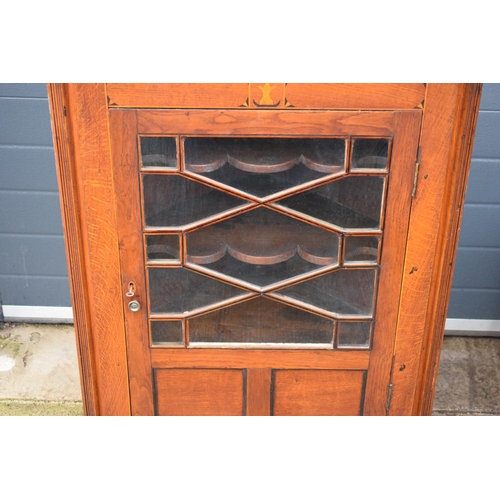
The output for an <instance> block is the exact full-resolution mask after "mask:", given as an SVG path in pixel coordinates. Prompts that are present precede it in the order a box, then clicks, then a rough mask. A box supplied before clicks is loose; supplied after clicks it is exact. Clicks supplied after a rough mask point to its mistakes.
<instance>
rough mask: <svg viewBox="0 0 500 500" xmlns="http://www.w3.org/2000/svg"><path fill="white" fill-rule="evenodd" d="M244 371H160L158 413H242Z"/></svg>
mask: <svg viewBox="0 0 500 500" xmlns="http://www.w3.org/2000/svg"><path fill="white" fill-rule="evenodd" d="M244 393H245V371H244V370H196V369H194V370H175V369H174V370H157V371H156V403H157V405H156V408H157V414H158V415H177V416H187V415H203V416H209V415H233V416H235V415H243V414H244V413H245V405H244V402H245V398H244Z"/></svg>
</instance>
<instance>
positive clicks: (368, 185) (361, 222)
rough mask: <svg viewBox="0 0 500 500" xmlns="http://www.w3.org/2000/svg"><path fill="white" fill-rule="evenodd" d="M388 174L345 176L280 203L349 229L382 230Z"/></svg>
mask: <svg viewBox="0 0 500 500" xmlns="http://www.w3.org/2000/svg"><path fill="white" fill-rule="evenodd" d="M383 193H384V177H380V176H370V177H368V176H366V177H365V176H356V177H344V178H342V179H339V180H336V181H332V182H330V183H328V184H326V185H324V186H321V187H318V188H315V189H311V190H309V191H306V192H304V193H300V194H297V195H294V196H290V197H288V198H285V199H284V200H281V201H279V202H277V205H279V206H283V207H286V208H290V209H291V210H294V211H296V212H299V213H302V214H305V215H309V216H311V217H313V218H315V219H318V220H322V221H325V222H327V223H330V224H333V225H335V226H337V227H340V228H345V229H379V228H380V219H381V212H382V198H383Z"/></svg>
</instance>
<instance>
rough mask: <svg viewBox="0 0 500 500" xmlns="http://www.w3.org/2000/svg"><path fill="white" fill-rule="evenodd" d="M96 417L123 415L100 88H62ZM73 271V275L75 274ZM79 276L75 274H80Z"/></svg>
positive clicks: (123, 367)
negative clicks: (90, 343) (86, 301)
mask: <svg viewBox="0 0 500 500" xmlns="http://www.w3.org/2000/svg"><path fill="white" fill-rule="evenodd" d="M65 91H66V96H67V101H66V113H67V116H68V122H69V128H70V130H71V143H72V151H73V154H74V160H73V161H74V163H73V169H74V172H75V174H76V175H75V179H74V182H75V185H76V190H77V192H76V193H75V197H74V201H73V203H74V204H75V209H76V210H77V211H78V216H79V220H80V226H78V225H77V227H80V228H81V229H80V230H81V235H82V240H83V241H84V244H83V245H82V246H83V248H82V253H83V258H84V261H85V271H84V273H85V280H86V281H85V283H86V295H87V300H88V305H89V315H90V321H91V332H92V333H91V334H92V345H93V348H94V352H93V358H94V363H95V367H96V375H97V377H96V378H97V389H98V400H99V407H98V408H97V409H96V414H99V415H129V414H130V402H129V389H128V374H127V358H126V346H125V331H124V323H123V304H122V300H121V297H122V292H121V287H120V266H119V258H118V240H117V235H116V216H115V213H116V211H115V204H114V193H113V174H112V169H111V154H110V148H109V136H108V111H107V103H106V96H105V93H104V85H99V84H71V85H66V86H65ZM75 272H78V271H77V270H76V271H75ZM80 272H81V271H80Z"/></svg>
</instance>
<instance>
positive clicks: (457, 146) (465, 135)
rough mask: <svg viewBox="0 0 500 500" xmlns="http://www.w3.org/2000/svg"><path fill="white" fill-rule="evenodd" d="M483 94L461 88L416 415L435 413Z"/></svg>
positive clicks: (470, 86) (476, 86) (469, 86)
mask: <svg viewBox="0 0 500 500" xmlns="http://www.w3.org/2000/svg"><path fill="white" fill-rule="evenodd" d="M481 90H482V85H481V84H467V85H461V87H460V92H459V98H458V103H457V116H456V119H455V128H454V131H453V143H452V146H451V156H450V168H448V177H447V180H446V196H444V197H443V204H442V206H443V210H442V216H441V222H440V228H439V236H438V250H437V251H436V255H435V263H434V274H433V278H432V283H431V292H430V304H431V305H430V307H429V308H428V311H427V319H426V326H425V331H426V337H425V339H424V346H425V349H424V354H423V356H422V361H421V363H420V373H419V377H418V381H417V393H416V397H415V404H414V408H413V413H414V414H416V415H430V414H431V412H432V405H433V401H434V393H435V389H436V381H437V374H438V368H439V359H440V354H441V349H442V345H443V336H444V324H445V321H446V316H447V310H448V302H449V298H450V292H451V285H452V278H453V269H454V264H455V258H456V252H457V246H458V239H459V236H460V224H461V220H462V213H463V206H464V201H465V191H466V187H467V179H468V175H469V168H470V161H471V157H472V147H473V143H474V134H475V130H476V122H477V117H478V111H479V102H480V99H481Z"/></svg>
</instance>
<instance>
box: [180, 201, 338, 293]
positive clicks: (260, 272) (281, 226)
mask: <svg viewBox="0 0 500 500" xmlns="http://www.w3.org/2000/svg"><path fill="white" fill-rule="evenodd" d="M186 248H187V261H188V262H190V263H193V264H198V265H203V266H205V267H207V268H208V269H212V270H214V271H217V272H219V273H223V274H225V275H227V276H231V277H233V278H237V279H239V280H243V281H246V282H249V283H252V284H255V285H258V286H266V285H270V284H272V283H277V282H280V281H283V280H285V279H288V278H292V277H294V276H299V275H301V274H304V273H307V272H310V271H314V270H316V269H321V268H322V267H324V266H330V265H334V264H337V263H338V251H339V237H338V235H337V234H336V233H332V232H330V231H326V230H324V229H320V228H318V227H316V226H312V225H311V224H307V223H304V222H300V221H298V220H296V219H292V218H291V217H289V216H286V215H283V214H280V213H277V212H275V211H274V210H269V209H267V208H257V209H255V210H251V211H250V212H246V213H244V214H241V215H238V216H236V217H232V218H230V219H226V220H224V221H222V222H219V223H217V224H214V225H212V226H208V227H205V228H202V229H200V230H197V231H193V232H191V233H189V234H187V236H186Z"/></svg>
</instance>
